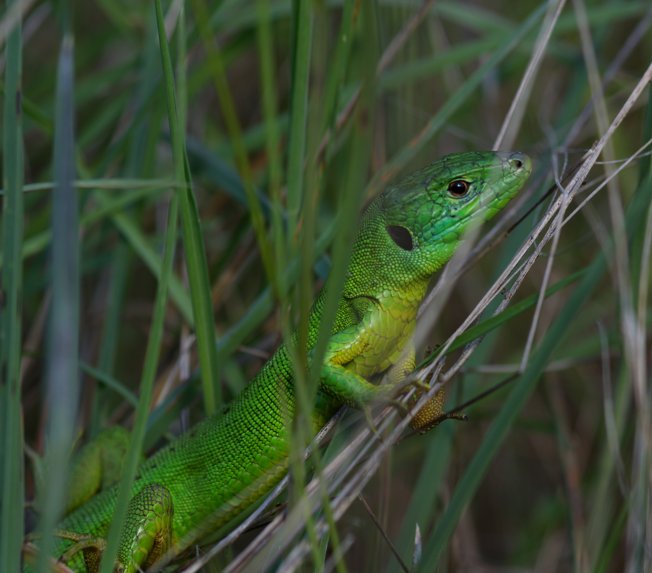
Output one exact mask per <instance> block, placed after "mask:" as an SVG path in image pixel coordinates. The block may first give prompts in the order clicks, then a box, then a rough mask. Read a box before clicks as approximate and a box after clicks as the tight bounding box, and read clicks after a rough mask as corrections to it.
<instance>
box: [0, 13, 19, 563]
mask: <svg viewBox="0 0 652 573" xmlns="http://www.w3.org/2000/svg"><path fill="white" fill-rule="evenodd" d="M17 5H18V2H16V1H12V0H8V1H7V3H6V6H7V11H10V10H11V9H12V7H13V8H15V7H16V6H17ZM3 55H4V58H5V79H4V84H5V85H4V88H5V94H4V101H3V109H2V117H3V121H2V125H3V128H2V152H3V159H2V173H3V175H2V186H3V187H4V188H5V189H6V197H5V198H4V200H3V203H2V251H3V256H4V259H5V268H4V269H3V272H2V291H3V296H4V302H3V304H2V305H0V428H2V434H1V437H0V479H1V480H2V483H1V485H0V491H1V492H2V498H1V500H0V569H1V570H2V571H17V570H18V567H19V563H20V549H21V545H22V533H23V503H24V498H25V490H24V476H23V428H22V425H23V424H22V416H21V403H20V398H21V388H20V357H21V332H22V323H21V312H22V311H21V293H22V280H23V277H22V275H23V262H22V257H21V250H22V241H23V224H24V223H23V219H24V215H23V197H22V186H23V169H24V158H23V132H22V123H23V120H22V111H21V105H22V96H21V91H22V87H21V80H20V78H21V73H22V23H21V21H20V19H19V20H18V21H17V22H16V24H15V25H14V27H13V29H12V30H11V31H10V32H9V36H8V38H7V45H6V49H5V50H4V52H3Z"/></svg>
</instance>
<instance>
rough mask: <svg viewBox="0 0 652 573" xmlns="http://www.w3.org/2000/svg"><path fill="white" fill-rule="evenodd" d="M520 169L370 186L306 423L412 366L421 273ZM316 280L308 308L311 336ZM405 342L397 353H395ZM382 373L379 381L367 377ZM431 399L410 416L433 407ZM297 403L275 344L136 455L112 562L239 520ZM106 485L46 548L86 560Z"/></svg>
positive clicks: (385, 392)
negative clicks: (233, 392)
mask: <svg viewBox="0 0 652 573" xmlns="http://www.w3.org/2000/svg"><path fill="white" fill-rule="evenodd" d="M529 174H530V160H529V159H528V158H527V156H525V155H524V154H521V153H492V152H482V153H480V152H474V153H461V154H454V155H449V156H447V157H444V158H443V159H441V160H439V161H437V162H435V163H433V164H432V165H430V166H429V167H427V168H425V169H423V170H421V171H419V172H417V173H414V174H413V175H411V176H409V177H408V178H406V179H404V180H403V181H401V182H400V183H399V184H397V185H394V186H392V187H389V188H388V189H387V190H385V191H384V192H383V193H381V194H380V195H378V196H377V197H376V198H375V199H374V200H373V201H372V202H371V203H370V204H369V206H368V207H367V209H366V210H365V212H364V214H363V218H362V221H361V226H360V230H359V233H358V236H357V239H356V241H355V245H354V247H353V252H352V257H351V263H350V267H349V270H348V274H347V278H346V282H345V286H344V290H343V293H342V296H341V298H340V301H339V306H338V309H337V314H336V318H335V323H334V326H333V329H332V336H331V338H330V341H329V345H328V349H327V352H326V357H325V360H324V365H323V367H322V369H321V378H320V386H319V391H318V395H317V398H316V402H315V406H314V412H313V415H312V424H313V431H314V432H317V431H318V430H319V429H320V428H321V427H322V426H323V425H324V424H325V423H326V422H327V420H328V419H329V418H330V417H331V416H332V415H333V414H334V412H335V411H336V410H337V409H338V408H339V407H340V406H341V405H343V404H347V405H351V406H356V407H359V406H363V405H366V404H369V403H370V402H372V401H374V400H378V399H387V398H390V397H391V396H392V395H393V390H395V388H394V386H395V385H396V383H398V382H399V381H400V379H401V378H402V377H403V376H404V375H405V374H406V373H408V372H409V371H410V370H411V369H412V368H413V367H414V351H413V348H412V346H411V342H410V340H411V336H412V333H413V330H414V327H415V319H416V314H417V310H418V308H419V304H420V303H421V301H422V300H423V297H424V295H425V293H426V290H427V288H428V283H429V281H430V279H431V277H432V275H433V274H434V273H435V272H436V271H437V270H438V269H439V268H441V266H442V265H443V264H444V263H445V262H446V261H448V259H450V257H451V256H452V255H453V253H454V252H455V250H456V248H457V247H458V246H459V244H460V241H461V240H462V239H463V235H464V233H465V232H466V231H468V229H469V228H470V227H471V226H473V225H477V224H480V223H481V222H482V221H484V220H487V219H490V218H491V217H492V216H493V215H495V214H496V213H497V212H498V211H500V210H501V209H502V208H503V207H504V206H505V204H506V203H507V202H508V201H509V200H510V199H511V198H512V197H513V196H514V195H515V193H516V192H517V191H518V190H519V189H520V188H521V186H522V185H523V183H524V182H525V180H526V179H527V177H528V175H529ZM322 306H323V291H322V293H320V294H319V295H318V297H317V299H316V300H315V303H314V304H313V307H312V310H311V314H310V318H309V341H308V343H309V346H310V347H312V345H313V344H314V343H315V339H316V336H317V331H318V328H319V323H320V320H321V314H322ZM406 347H407V350H406ZM386 373H387V374H389V376H388V377H387V378H388V379H389V380H390V383H389V384H384V385H377V384H375V383H374V381H375V379H377V378H378V376H379V375H381V374H386ZM441 402H442V400H441V397H439V399H438V400H437V399H436V400H435V401H434V402H433V404H432V405H431V407H429V408H424V409H423V410H422V412H421V413H420V414H419V416H418V417H417V419H416V420H417V421H416V423H415V424H414V427H416V428H417V429H419V428H422V427H427V426H428V425H429V424H431V423H432V421H433V420H434V419H435V418H436V416H438V415H439V413H440V412H441ZM294 407H295V399H294V387H293V376H292V369H291V361H290V359H289V357H288V352H287V349H286V347H285V346H283V345H282V346H281V347H280V348H279V349H278V350H277V351H276V353H275V354H274V355H273V356H272V358H271V359H270V360H269V361H268V362H267V363H266V364H265V365H264V366H263V368H262V370H261V371H260V372H259V374H258V375H257V376H256V377H255V378H254V380H253V381H252V382H251V384H250V385H249V386H248V387H247V389H246V390H245V391H244V392H243V393H242V394H241V395H240V396H239V397H238V398H237V399H236V400H235V401H234V402H233V403H232V404H231V405H230V406H229V407H228V408H227V409H226V411H225V412H223V413H222V414H221V415H220V416H218V417H211V418H208V419H206V420H204V421H203V422H201V423H200V424H198V425H197V426H195V427H194V428H193V429H191V430H190V431H189V432H187V433H186V434H185V435H183V436H181V437H180V438H179V439H177V440H176V441H174V442H172V443H171V444H170V445H168V446H167V447H165V448H164V449H162V450H161V451H159V452H158V453H157V454H155V455H154V456H152V457H151V458H150V459H149V460H147V461H146V462H145V463H144V464H143V465H142V466H141V468H140V471H139V472H138V476H137V478H136V481H135V483H134V486H133V499H132V502H131V504H130V507H129V511H128V517H127V525H126V526H125V528H124V531H123V533H122V541H121V547H120V552H119V557H118V559H119V564H118V565H117V566H116V567H117V569H118V570H123V569H122V568H124V570H125V571H136V570H137V568H138V567H139V566H140V567H142V568H146V567H148V566H149V565H151V564H152V563H153V562H155V561H156V560H157V559H159V558H160V556H161V555H162V554H164V553H165V552H166V551H168V550H169V551H170V552H171V554H173V555H176V554H178V553H180V552H181V551H183V550H185V549H187V548H188V547H190V546H191V545H192V544H193V543H195V542H197V541H198V540H201V539H202V538H203V537H205V536H206V535H207V534H208V533H210V532H213V531H215V530H218V529H220V528H223V527H224V526H225V525H226V524H230V523H232V522H233V521H234V520H237V519H238V518H239V517H242V515H243V514H244V513H246V512H247V510H248V509H250V508H251V507H252V506H254V505H255V504H256V503H257V502H258V501H260V500H261V499H262V498H263V497H264V495H265V494H266V493H267V492H269V491H270V489H272V488H273V486H274V485H275V484H276V483H278V481H279V480H280V479H281V477H282V476H283V475H284V474H285V472H286V471H287V468H288V455H289V439H288V425H289V424H288V422H289V420H291V419H292V415H293V412H294ZM115 499H116V488H115V487H113V488H111V489H108V490H106V491H104V492H103V493H100V494H98V495H96V496H95V497H93V498H92V499H91V500H90V501H88V502H86V503H85V504H84V505H82V506H81V507H79V508H78V509H76V510H75V511H74V512H73V513H71V514H70V515H69V516H68V517H66V518H65V520H64V521H63V522H62V523H61V524H60V527H59V529H60V539H59V542H58V547H57V556H59V557H61V556H63V560H64V562H67V564H68V565H69V566H70V567H71V568H72V569H73V570H74V571H95V570H96V567H97V558H98V556H99V554H100V552H101V551H102V549H103V541H104V539H105V537H106V535H107V531H108V527H109V524H110V521H111V518H112V515H113V509H114V505H115Z"/></svg>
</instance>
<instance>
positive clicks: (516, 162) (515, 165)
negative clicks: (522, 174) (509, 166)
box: [512, 159, 523, 169]
mask: <svg viewBox="0 0 652 573" xmlns="http://www.w3.org/2000/svg"><path fill="white" fill-rule="evenodd" d="M512 163H513V164H514V167H516V169H520V168H521V167H523V162H522V161H521V160H520V159H514V160H512Z"/></svg>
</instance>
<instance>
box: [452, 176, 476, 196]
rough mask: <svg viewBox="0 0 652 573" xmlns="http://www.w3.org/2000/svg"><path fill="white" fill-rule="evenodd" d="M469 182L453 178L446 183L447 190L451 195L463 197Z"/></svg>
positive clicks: (467, 189)
mask: <svg viewBox="0 0 652 573" xmlns="http://www.w3.org/2000/svg"><path fill="white" fill-rule="evenodd" d="M470 186H471V185H470V183H469V182H468V181H464V179H455V181H451V182H450V183H449V184H448V192H449V193H450V194H451V195H452V196H453V197H464V195H466V194H467V193H468V191H469V187H470Z"/></svg>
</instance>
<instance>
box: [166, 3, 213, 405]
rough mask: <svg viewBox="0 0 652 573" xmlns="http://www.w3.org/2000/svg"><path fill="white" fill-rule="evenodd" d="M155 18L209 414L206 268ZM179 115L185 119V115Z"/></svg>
mask: <svg viewBox="0 0 652 573" xmlns="http://www.w3.org/2000/svg"><path fill="white" fill-rule="evenodd" d="M156 18H157V24H158V41H159V46H160V49H161V64H162V67H163V77H164V83H165V95H166V100H167V105H168V122H169V125H170V134H171V138H172V157H173V160H174V173H175V176H176V179H177V181H178V182H179V183H185V186H184V188H183V189H182V190H181V191H180V197H179V210H180V214H181V228H182V233H183V247H184V255H185V257H186V268H187V270H188V282H189V283H190V299H191V301H192V310H193V316H194V318H195V332H196V335H197V351H198V353H199V365H200V368H201V379H202V388H203V391H204V408H205V409H206V412H207V413H208V414H213V413H215V412H216V411H217V409H218V407H219V404H220V403H221V391H220V384H219V380H218V363H217V348H216V346H215V338H216V335H215V323H214V322H213V310H212V305H211V291H210V282H209V278H208V265H207V262H206V252H205V250H204V241H203V238H202V234H201V225H200V222H199V212H198V210H197V203H196V202H195V195H194V193H193V191H192V180H191V176H190V168H189V166H188V159H187V157H186V151H185V142H184V135H183V125H182V124H180V122H179V117H178V107H177V100H176V96H175V93H174V77H173V73H172V60H171V58H170V52H169V49H168V44H167V39H166V36H165V26H164V22H163V16H162V10H161V4H160V1H157V2H156ZM182 92H183V93H185V87H184V88H183V89H182ZM181 115H182V116H183V117H185V112H183V113H182V114H181Z"/></svg>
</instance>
